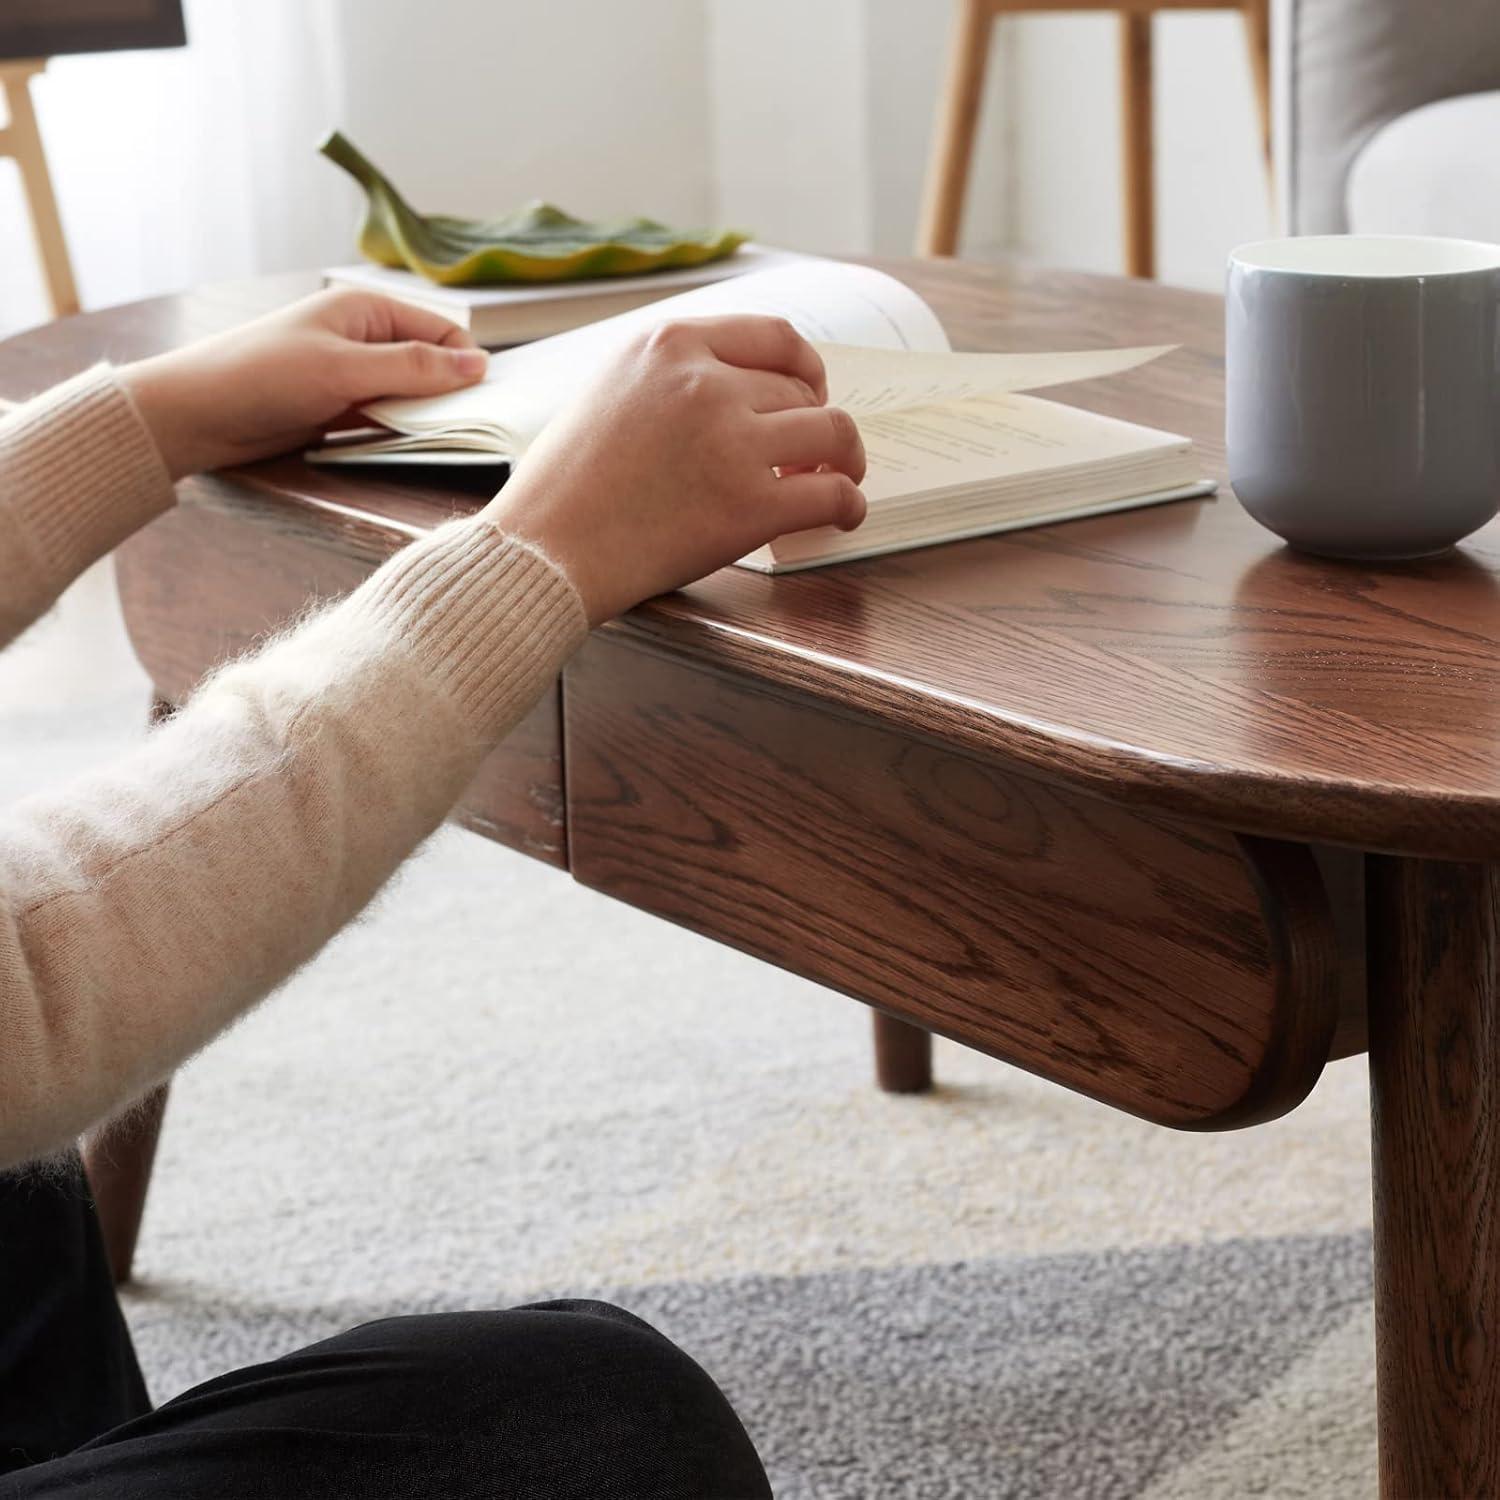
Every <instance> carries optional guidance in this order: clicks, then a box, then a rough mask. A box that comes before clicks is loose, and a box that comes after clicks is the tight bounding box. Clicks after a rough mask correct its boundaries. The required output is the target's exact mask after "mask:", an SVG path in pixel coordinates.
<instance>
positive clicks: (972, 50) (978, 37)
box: [917, 0, 995, 255]
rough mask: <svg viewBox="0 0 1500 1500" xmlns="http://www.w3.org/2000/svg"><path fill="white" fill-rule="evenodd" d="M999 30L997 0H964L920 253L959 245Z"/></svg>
mask: <svg viewBox="0 0 1500 1500" xmlns="http://www.w3.org/2000/svg"><path fill="white" fill-rule="evenodd" d="M994 29H995V7H994V5H993V3H992V0H958V3H957V11H956V13H955V17H954V27H953V49H952V52H951V53H950V55H949V59H948V78H947V82H946V83H945V84H944V86H943V93H942V97H941V99H940V100H939V103H938V124H937V134H936V137H935V138H934V141H933V150H932V164H931V166H930V167H929V168H928V173H927V191H926V197H925V200H924V202H923V205H922V225H921V228H920V230H919V231H918V233H917V253H918V254H919V255H952V254H953V253H954V252H955V251H956V250H957V249H958V231H959V226H960V224H961V223H962V221H963V213H964V195H965V193H966V192H967V190H968V186H969V163H970V161H971V160H972V158H973V155H974V136H975V133H976V131H977V130H978V129H979V103H980V100H981V98H982V97H983V95H984V75H985V71H986V69H987V68H988V66H989V58H990V38H991V36H992V35H993V33H994Z"/></svg>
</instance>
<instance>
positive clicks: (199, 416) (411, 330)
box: [120, 291, 487, 479]
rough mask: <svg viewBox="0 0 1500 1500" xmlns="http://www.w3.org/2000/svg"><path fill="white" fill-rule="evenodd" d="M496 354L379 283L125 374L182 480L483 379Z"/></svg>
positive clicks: (297, 306)
mask: <svg viewBox="0 0 1500 1500" xmlns="http://www.w3.org/2000/svg"><path fill="white" fill-rule="evenodd" d="M486 363H487V356H486V355H485V353H484V351H483V350H482V349H479V348H477V347H476V346H475V344H474V341H473V339H471V338H470V337H469V335H468V334H467V333H466V332H465V331H464V330H463V329H461V328H459V327H457V326H456V325H455V324H453V323H449V322H448V321H447V320H446V319H444V318H441V317H439V316H438V315H437V314H436V313H431V312H425V311H423V310H422V309H421V308H417V307H411V306H409V305H408V304H406V303H404V302H395V301H392V300H391V299H390V298H388V297H381V296H377V295H376V294H374V293H372V292H355V291H327V292H319V293H318V294H317V295H316V296H312V297H308V298H307V299H306V300H304V301H302V302H297V303H294V304H293V305H292V306H291V307H287V308H283V309H282V310H281V311H280V312H275V313H272V314H270V315H269V316H268V317H264V318H260V319H258V320H257V321H255V322H253V323H247V324H245V326H244V327H243V328H236V329H232V330H231V331H230V332H228V333H223V334H219V335H218V336H217V337H215V338H210V339H205V340H204V341H203V342H202V343H198V344H189V345H187V346H186V347H185V348H182V349H174V350H173V351H171V353H168V354H159V355H157V356H155V357H154V358H152V359H146V360H142V361H140V362H139V363H138V364H133V365H126V366H125V367H124V368H123V369H121V371H120V378H121V380H122V381H123V382H124V384H125V386H126V388H127V389H128V390H129V392H130V394H131V395H132V396H133V397H134V398H135V402H136V405H137V407H138V408H139V410H140V413H141V415H142V417H144V418H145V421H146V425H147V426H148V427H149V428H150V429H151V435H152V436H153V437H154V438H155V439H156V445H157V447H158V448H159V449H160V450H161V455H162V458H163V459H164V460H165V462H166V465H167V468H168V469H169V470H170V471H171V474H172V477H173V478H174V479H181V478H182V477H183V476H184V475H186V474H196V473H198V472H200V471H202V470H205V469H222V468H225V467H227V466H228V465H230V464H242V463H248V462H250V461H251V460H252V459H256V458H267V457H269V456H270V455H271V454H273V453H283V452H285V451H287V450H288V449H292V448H301V447H305V446H306V445H307V444H309V443H312V442H316V440H317V439H318V437H319V436H320V435H321V434H322V433H323V432H324V431H326V430H327V428H328V427H329V426H330V425H331V424H332V423H334V422H337V421H338V420H339V419H340V418H342V417H343V416H345V414H346V413H348V412H349V411H350V410H351V408H354V407H357V406H361V405H363V404H365V403H366V402H369V401H374V400H376V399H377V398H378V397H381V396H436V395H440V394H442V393H443V392H444V391H452V390H457V389H459V387H461V386H466V385H472V384H473V383H474V382H475V381H476V380H478V379H479V378H480V377H481V376H482V375H483V374H484V370H485V365H486Z"/></svg>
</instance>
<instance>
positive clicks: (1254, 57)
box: [1241, 0, 1272, 173]
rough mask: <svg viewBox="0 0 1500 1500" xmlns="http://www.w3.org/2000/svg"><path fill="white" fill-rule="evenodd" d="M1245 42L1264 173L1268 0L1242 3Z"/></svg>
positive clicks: (1268, 88)
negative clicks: (1258, 120) (1258, 121)
mask: <svg viewBox="0 0 1500 1500" xmlns="http://www.w3.org/2000/svg"><path fill="white" fill-rule="evenodd" d="M1241 14H1242V15H1243V16H1244V18H1245V43H1246V46H1247V48H1248V50H1249V53H1250V79H1251V82H1252V83H1253V84H1254V86H1255V108H1256V111H1257V114H1258V116H1259V119H1260V144H1261V150H1262V151H1263V152H1264V153H1265V158H1266V171H1267V172H1268V173H1269V172H1270V170H1271V166H1272V157H1271V145H1272V140H1271V123H1272V119H1271V0H1245V8H1244V10H1243V11H1242V12H1241Z"/></svg>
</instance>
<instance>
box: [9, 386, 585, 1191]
mask: <svg viewBox="0 0 1500 1500" xmlns="http://www.w3.org/2000/svg"><path fill="white" fill-rule="evenodd" d="M173 501H174V494H173V490H172V485H171V482H170V480H169V477H168V475H167V472H166V469H165V468H164V467H163V464H162V460H161V457H160V455H159V454H158V453H157V451H156V448H155V446H154V444H153V442H152V440H151V436H150V433H149V431H148V430H147V428H146V426H145V424H144V422H143V421H142V420H141V418H140V416H139V415H138V413H137V412H136V410H135V407H134V404H133V403H132V402H131V400H130V398H129V396H128V394H127V393H126V392H125V390H124V388H123V387H122V386H121V385H120V384H119V383H118V381H117V380H116V379H115V377H114V376H113V374H112V373H111V372H110V371H109V370H108V369H102V368H101V369H98V370H94V371H91V372H89V373H88V374H85V375H82V376H79V377H78V378H77V379H75V380H72V381H70V382H68V383H67V384H66V385H63V386H60V387H59V388H58V389H56V390H55V391H53V392H51V393H49V394H48V395H45V396H43V397H40V398H39V399H37V400H36V401H33V402H31V403H30V404H29V405H27V406H24V407H21V408H20V409H19V410H17V411H16V412H14V413H12V414H11V415H10V416H8V417H7V418H5V419H4V421H3V422H0V645H3V644H4V643H5V642H6V641H8V640H10V639H11V638H13V637H14V636H15V635H17V634H19V632H20V631H21V630H23V629H24V628H25V627H26V626H27V625H28V624H29V623H30V622H31V621H32V620H34V619H35V618H36V617H37V616H38V615H39V614H41V613H42V612H43V611H44V610H45V609H46V608H47V607H48V606H49V605H50V604H51V603H52V602H53V600H54V599H56V597H57V596H58V594H59V593H61V591H62V589H63V588H64V587H65V586H66V585H67V583H68V582H69V581H70V580H71V579H72V578H74V577H75V576H76V575H77V574H78V573H80V572H81V571H82V570H83V569H84V568H85V567H87V566H88V565H89V564H90V563H92V562H93V561H94V560H95V559H96V558H98V557H101V556H103V555H104V554H105V553H106V552H108V551H109V550H110V549H111V548H113V547H114V546H115V545H116V544H117V543H118V542H120V541H122V540H123V539H124V538H125V537H126V536H128V535H129V534H130V533H131V532H133V531H135V530H136V529H137V528H139V527H141V526H143V525H146V524H147V523H148V522H150V521H151V520H152V519H153V518H154V517H155V516H157V515H158V514H160V513H161V512H163V511H165V510H166V509H167V508H168V507H169V506H171V505H172V503H173ZM586 633H587V623H586V620H585V616H584V611H583V607H582V604H581V602H580V600H579V598H578V595H577V594H576V592H575V591H574V589H573V587H572V585H571V584H570V583H569V582H568V580H567V579H566V578H565V577H564V576H563V574H562V573H561V572H560V571H559V570H558V569H557V568H556V567H555V566H553V564H551V563H550V562H549V561H548V560H547V559H546V558H545V557H543V556H542V555H541V554H539V553H538V552H537V551H535V550H534V549H532V548H530V547H529V546H527V545H526V544H524V543H522V542H519V541H517V540H515V539H513V538H510V537H507V536H505V535H504V534H503V533H501V532H500V531H499V530H497V529H496V528H494V527H492V526H490V525H489V524H488V523H486V522H484V521H482V520H479V519H471V520H464V521H455V522H451V523H449V524H448V525H445V526H442V527H440V528H438V529H437V530H435V531H434V532H432V533H431V534H430V535H429V536H428V537H426V538H424V539H423V540H421V541H418V542H415V543H413V544H412V545H410V546H409V547H407V548H406V549H405V550H404V551H402V552H401V553H399V554H398V555H397V556H396V557H394V558H392V559H391V561H390V562H388V563H387V564H386V565H385V566H384V567H382V568H381V569H379V571H377V572H376V573H375V574H374V575H373V576H372V577H371V578H370V579H369V580H368V581H367V582H366V583H365V584H364V585H362V586H361V587H360V588H359V589H357V590H356V591H355V592H354V593H353V594H351V595H349V596H348V597H347V598H346V599H344V600H342V601H340V602H339V603H337V604H335V605H333V606H332V607H331V608H329V609H327V610H325V611H324V612H323V613H321V614H319V615H317V616H315V617H314V618H313V619H311V620H310V621H308V622H307V623H306V624H304V625H302V626H301V627H300V628H298V629H297V630H295V631H294V632H292V633H290V634H287V635H285V636H283V637H282V638H280V639H279V640H276V641H273V642H271V643H270V644H269V645H268V646H266V647H265V648H264V649H262V650H260V651H259V652H257V653H256V654H255V655H253V656H251V657H248V658H245V659H243V660H241V661H238V662H235V663H233V664H231V665H230V666H228V667H226V668H224V669H222V670H220V671H219V672H217V673H216V674H215V675H214V676H213V677H212V678H210V679H209V680H208V681H207V682H206V683H204V684H203V685H202V686H201V687H200V688H199V689H198V690H197V692H196V693H195V694H194V696H193V698H192V699H191V701H190V702H189V703H188V704H187V705H186V706H185V707H184V708H182V709H181V710H180V711H179V712H178V713H177V714H175V715H174V716H173V717H172V718H171V719H170V720H168V721H167V722H166V723H164V724H162V725H161V726H159V727H158V728H156V729H155V730H153V731H152V733H151V734H150V735H149V737H148V738H147V740H146V742H145V743H144V744H143V745H142V746H141V747H140V749H139V750H137V751H136V752H135V753H133V754H132V755H131V756H129V757H128V758H126V759H125V760H123V761H120V762H117V763H115V764H113V765H109V766H105V767H101V768H100V769H99V771H98V772H97V773H95V774H93V775H91V776H89V777H88V778H86V779H84V780H81V781H78V782H75V783H74V784H72V785H70V786H66V787H64V788H62V789H61V790H58V791H54V792H49V793H47V794H45V795H42V796H36V797H33V798H30V799H28V800H25V801H23V802H21V803H19V804H17V805H14V806H12V807H10V808H8V809H5V810H3V811H0V1168H3V1167H4V1166H6V1165H10V1164H14V1163H17V1162H20V1161H24V1160H26V1159H28V1158H30V1157H34V1156H38V1155H41V1154H44V1153H46V1152H49V1151H51V1150H54V1149H56V1148H58V1147H61V1146H63V1145H66V1144H67V1143H68V1142H69V1141H70V1140H71V1139H72V1138H74V1137H75V1136H76V1135H77V1134H78V1133H79V1132H81V1131H82V1130H83V1129H84V1128H86V1127H87V1126H89V1125H91V1124H93V1123H95V1122H96V1121H98V1120H100V1119H101V1118H103V1117H105V1116H107V1115H109V1114H110V1113H112V1112H114V1111H116V1110H118V1109H119V1108H121V1107H122V1106H125V1105H127V1104H129V1103H130V1102H131V1101H133V1100H134V1099H136V1098H138V1097H140V1095H142V1094H143V1093H144V1092H145V1091H146V1090H148V1089H149V1088H150V1087H151V1086H152V1085H154V1084H155V1083H157V1082H159V1081H160V1080H162V1079H163V1078H165V1077H167V1076H168V1075H169V1074H170V1073H171V1072H172V1071H173V1069H175V1068H176V1067H177V1065H178V1064H179V1063H181V1062H182V1061H183V1060H184V1059H185V1058H187V1057H188V1056H190V1055H191V1054H192V1053H193V1052H194V1051H196V1050H197V1049H198V1048H200V1047H201V1046H203V1044H204V1043H206V1042H207V1041H208V1040H209V1039H210V1038H211V1037H213V1036H214V1035H215V1034H217V1033H218V1032H219V1031H221V1030H223V1029H224V1028H225V1027H226V1026H228V1025H229V1024H230V1023H231V1022H232V1021H233V1020H234V1019H235V1018H236V1017H237V1016H238V1015H239V1014H240V1013H241V1012H243V1011H244V1010H246V1009H247V1008H248V1007H249V1006H251V1005H253V1004H254V1003H255V1002H256V1001H257V1000H259V999H260V998H261V997H262V996H264V995H265V994H266V993H267V992H268V991H269V990H271V989H273V988H274V987H275V986H276V985H277V984H279V983H280V982H281V981H282V980H283V979H285V978H286V977H287V976H288V975H289V974H290V973H291V972H292V971H293V970H295V969H296V968H297V967H298V966H299V965H300V964H302V963H304V962H305V961H306V960H307V959H308V958H310V957H311V956H312V955H313V954H314V953H315V952H316V951H317V950H318V948H319V947H320V946H321V945H322V944H323V943H324V942H325V941H326V940H327V939H328V938H329V937H330V936H332V934H333V933H334V932H336V931H337V930H338V929H339V928H340V927H341V926H342V925H343V924H344V923H346V922H348V921H349V920H350V918H352V917H353V916H355V915H356V914H357V913H358V912H359V911H360V910H361V908H363V907H364V906H365V904H366V903H367V902H368V901H369V900H370V898H371V897H372V896H373V895H374V894H375V893H376V891H377V890H378V889H379V888H380V886H381V885H382V884H383V883H384V881H385V880H386V879H387V877H389V876H390V875H391V873H392V872H393V871H394V870H395V869H396V867H397V865H399V864H400V863H401V861H402V860H403V859H405V857H406V856H407V855H408V854H409V853H410V852H411V851H412V850H413V849H414V848H415V847H416V845H417V844H418V843H420V842H421V841H422V840H423V839H424V838H425V837H426V836H427V835H428V834H430V833H431V832H432V831H433V830H434V829H435V828H436V827H437V826H438V824H439V823H441V821H442V820H443V818H444V817H445V816H446V815H447V814H448V812H449V811H450V809H451V808H452V806H453V804H454V803H455V801H456V800H457V799H458V797H459V795H460V793H461V792H462V791H463V789H464V787H465V785H466V784H467V783H468V781H469V780H470V778H471V777H472V776H473V774H474V772H475V771H476V770H477V768H478V766H479V762H480V760H481V759H482V758H483V756H484V754H485V753H486V751H488V750H489V749H490V748H491V747H492V746H494V745H495V743H496V742H497V741H498V740H499V739H500V738H501V737H502V736H503V735H504V734H505V733H506V731H507V730H508V729H510V728H511V726H512V725H514V724H515V723H516V721H517V720H519V719H520V718H521V717H522V716H523V715H524V714H525V713H526V711H527V710H528V709H529V708H530V707H531V706H532V705H533V704H534V703H535V702H536V701H537V699H538V698H539V697H540V696H541V694H542V692H543V691H544V690H545V689H546V688H547V686H548V685H549V684H550V683H551V682H552V681H553V679H554V678H555V677H556V675H557V672H558V670H559V668H560V667H561V665H562V663H563V662H564V661H565V660H566V658H567V657H568V656H569V655H570V654H571V653H572V651H573V650H574V649H575V648H576V647H577V646H578V645H579V644H580V643H581V641H582V640H583V638H584V636H585V634H586Z"/></svg>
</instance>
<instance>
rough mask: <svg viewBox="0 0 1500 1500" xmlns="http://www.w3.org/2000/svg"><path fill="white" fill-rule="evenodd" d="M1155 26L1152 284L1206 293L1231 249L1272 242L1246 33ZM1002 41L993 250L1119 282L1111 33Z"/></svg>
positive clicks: (1106, 28) (1028, 26)
mask: <svg viewBox="0 0 1500 1500" xmlns="http://www.w3.org/2000/svg"><path fill="white" fill-rule="evenodd" d="M1155 27H1156V30H1155V36H1156V139H1157V160H1156V177H1157V183H1156V191H1157V258H1158V269H1159V275H1160V277H1161V279H1162V280H1163V281H1169V282H1175V283H1178V284H1182V285H1189V286H1204V287H1213V288H1217V287H1219V286H1220V285H1221V284H1222V281H1223V266H1224V259H1225V255H1226V253H1227V252H1228V251H1229V250H1230V249H1231V248H1232V247H1233V246H1234V245H1236V244H1239V243H1241V242H1243V241H1245V240H1251V239H1257V238H1260V237H1262V236H1264V235H1267V234H1270V233H1272V232H1274V231H1273V228H1272V214H1271V206H1270V205H1271V197H1270V188H1269V184H1268V182H1267V178H1266V173H1265V166H1264V162H1263V159H1262V157H1261V154H1260V133H1259V124H1258V121H1257V117H1256V110H1255V102H1254V94H1253V92H1252V88H1251V79H1250V71H1249V63H1248V57H1247V53H1246V48H1245V41H1244V28H1243V25H1242V23H1241V21H1240V19H1239V18H1238V17H1237V16H1234V15H1230V14H1221V15H1215V14H1211V13H1203V14H1196V15H1195V14H1186V15H1165V16H1159V17H1158V18H1157V20H1156V23H1155ZM1003 30H1004V31H1005V32H1006V36H1005V37H1004V38H1003V39H1002V42H1001V45H1002V46H1013V47H1014V48H1015V49H1016V59H1015V62H1014V64H1013V68H1014V75H1013V76H1014V78H1015V80H1016V83H1017V87H1018V94H1017V97H1016V101H1015V111H1014V129H1015V133H1016V138H1015V143H1014V151H1013V157H1012V173H1013V178H1012V198H1011V212H1012V216H1013V217H1012V233H1011V235H1010V236H1009V238H1008V240H1007V241H1005V243H1008V244H1009V246H1010V247H1011V248H1012V249H1013V250H1014V251H1015V252H1017V253H1019V254H1020V255H1022V256H1024V257H1025V258H1027V259H1029V260H1036V261H1042V262H1050V263H1053V264H1058V265H1065V266H1074V267H1080V268H1084V269H1090V270H1100V271H1118V270H1119V269H1120V268H1121V266H1122V262H1123V252H1122V231H1121V223H1122V220H1121V215H1122V196H1121V180H1120V135H1119V79H1118V50H1117V42H1118V24H1117V22H1116V20H1115V18H1114V17H1112V16H1108V15H1092V16H1085V15H1062V16H1056V17H1052V16H1047V17H1041V16H1036V17H1030V16H1028V17H1020V18H1016V19H1014V20H1011V21H1009V22H1007V23H1006V25H1005V27H1004V28H1003Z"/></svg>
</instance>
